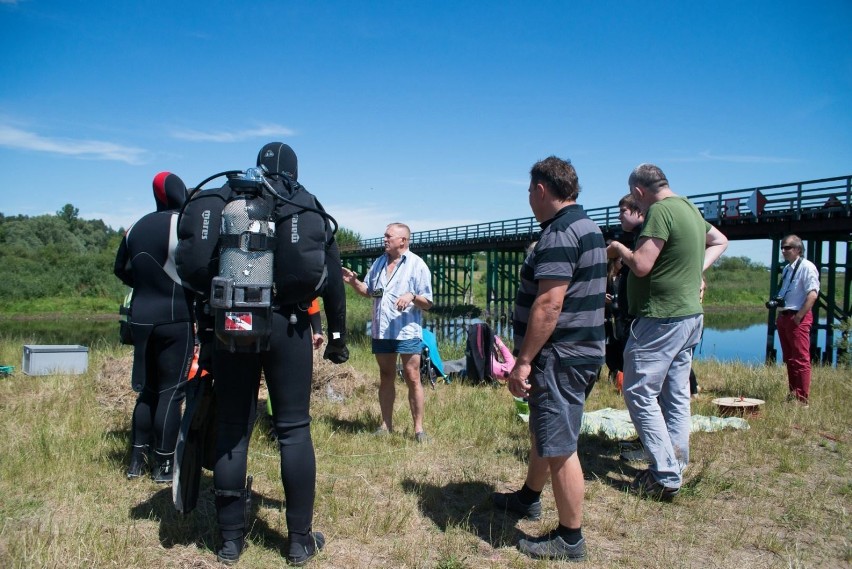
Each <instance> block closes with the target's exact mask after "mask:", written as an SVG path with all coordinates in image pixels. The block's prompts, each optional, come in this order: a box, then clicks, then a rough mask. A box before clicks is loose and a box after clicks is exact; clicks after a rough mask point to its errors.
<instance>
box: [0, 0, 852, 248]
mask: <svg viewBox="0 0 852 569" xmlns="http://www.w3.org/2000/svg"><path fill="white" fill-rule="evenodd" d="M850 22H852V2H849V0H836V1H825V2H821V1H815V2H809V3H805V2H800V1H799V2H787V1H771V2H763V1H753V2H751V1H750V2H742V1H737V2H730V1H720V2H713V3H694V2H650V1H646V2H629V1H625V2H607V1H602V2H591V1H590V2H579V1H575V2H498V1H493V2H457V1H452V2H413V1H410V2H409V1H399V2H358V1H333V2H322V1H319V2H317V1H310V2H302V1H288V2H278V1H268V2H252V1H241V2H231V1H208V2H203V3H201V2H193V1H185V2H160V1H150V2H122V1H118V2H113V3H101V2H65V1H63V2H60V1H53V0H17V1H15V0H0V78H2V80H0V188H2V190H0V192H2V200H0V212H2V213H4V214H6V215H15V214H24V215H38V214H42V213H54V212H56V211H57V210H59V209H60V208H62V206H63V205H64V204H66V203H71V204H73V205H74V206H76V207H78V208H79V210H80V216H81V217H83V218H86V219H94V218H100V219H103V220H104V221H105V222H106V223H107V224H109V225H111V226H113V227H114V228H118V227H126V226H128V225H129V224H130V223H132V222H133V221H134V220H136V219H137V218H138V217H140V216H141V215H143V214H144V213H146V212H148V211H150V210H152V209H153V206H154V203H153V197H152V194H151V189H150V188H151V181H152V179H153V177H154V175H155V174H156V173H157V172H159V171H162V170H168V171H171V172H174V173H176V174H178V175H179V176H181V178H183V179H184V181H185V182H186V183H187V185H188V186H192V185H195V184H197V183H199V182H200V181H201V180H203V179H204V178H206V177H207V176H208V175H211V174H214V173H216V172H220V171H223V170H230V169H243V168H246V167H249V166H253V165H254V161H255V157H256V154H257V151H258V150H259V149H260V147H261V146H263V144H265V143H266V142H270V141H274V140H280V141H283V142H287V143H288V144H290V145H291V146H292V147H293V148H294V149H295V151H296V152H297V154H298V155H299V174H300V175H299V177H300V181H301V182H302V183H303V184H304V185H305V186H306V187H307V188H308V189H309V190H311V191H312V192H314V193H315V194H316V195H317V196H318V197H319V198H320V200H321V201H322V202H323V203H324V205H325V206H326V208H327V209H328V210H329V211H330V212H331V213H332V214H333V215H334V216H335V217H337V219H338V220H339V221H340V223H341V224H342V225H343V226H346V227H349V228H351V229H354V230H356V231H358V232H360V233H361V234H362V236H363V237H375V236H378V235H380V234H381V233H382V231H383V229H384V226H385V225H386V224H387V223H388V222H391V221H404V222H407V223H409V225H411V227H412V229H413V230H415V231H418V230H425V229H433V228H437V227H447V226H452V225H458V224H466V223H479V222H485V221H495V220H501V219H511V218H515V217H525V216H529V215H530V212H529V208H528V205H527V201H526V188H527V184H528V172H529V168H530V166H531V165H532V164H533V163H534V162H535V161H536V160H539V159H541V158H544V157H546V156H548V155H551V154H556V155H558V156H561V157H566V158H570V159H571V160H572V162H573V163H574V165H575V166H576V168H577V171H578V174H579V177H580V183H581V185H582V187H583V191H582V193H581V194H580V200H579V201H580V202H581V203H582V204H583V205H585V206H586V207H590V208H591V207H601V206H607V205H612V204H614V203H616V202H617V200H618V199H619V197H621V196H622V195H623V194H624V193H625V191H626V188H627V186H626V179H627V176H628V174H629V172H630V170H631V169H632V168H633V167H634V166H635V165H636V164H638V163H640V162H654V163H656V164H658V165H659V166H660V167H662V168H663V170H664V171H665V172H666V174H667V175H668V178H669V180H670V182H671V184H672V188H673V189H674V190H675V191H676V192H677V193H680V194H685V195H688V194H697V193H704V192H710V191H719V190H732V189H739V188H747V187H754V186H761V185H770V184H781V183H787V182H796V181H802V180H812V179H817V178H824V177H833V176H841V175H848V174H852V128H850V127H852V34H850V33H849V24H850ZM768 251H769V246H768V243H753V242H750V243H734V244H733V245H732V247H731V249H730V250H729V252H730V254H746V255H749V256H752V257H753V258H755V259H756V260H759V261H761V262H764V263H765V262H768V255H769V253H768Z"/></svg>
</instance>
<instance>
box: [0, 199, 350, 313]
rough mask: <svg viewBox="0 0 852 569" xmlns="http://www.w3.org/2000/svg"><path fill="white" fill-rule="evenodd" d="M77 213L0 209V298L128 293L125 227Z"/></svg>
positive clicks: (346, 233)
mask: <svg viewBox="0 0 852 569" xmlns="http://www.w3.org/2000/svg"><path fill="white" fill-rule="evenodd" d="M79 213H80V212H79V209H78V208H76V207H74V206H73V205H72V204H66V205H65V206H64V207H63V208H62V209H60V210H59V211H57V212H56V213H55V214H53V215H50V214H45V215H37V216H32V217H30V216H26V215H15V216H7V215H4V214H3V213H0V270H2V272H3V274H2V278H0V300H3V301H7V302H9V301H26V300H32V299H37V298H79V297H83V298H111V299H115V300H120V299H122V298H123V297H124V294H125V292H126V290H125V287H124V285H123V284H122V283H121V282H120V281H119V280H118V279H117V278H116V277H115V276H114V275H113V265H114V263H115V253H116V251H117V250H118V246H119V244H120V243H121V239H122V237H123V236H124V229H123V228H119V229H118V230H115V229H112V228H111V227H109V226H108V225H106V224H105V223H104V222H103V221H102V220H100V219H93V220H86V219H81V218H80V216H79ZM337 239H338V241H339V242H340V241H343V242H355V243H357V242H358V241H359V240H360V235H358V234H357V233H355V232H354V231H351V230H349V229H346V228H344V227H341V228H340V230H339V231H338V233H337Z"/></svg>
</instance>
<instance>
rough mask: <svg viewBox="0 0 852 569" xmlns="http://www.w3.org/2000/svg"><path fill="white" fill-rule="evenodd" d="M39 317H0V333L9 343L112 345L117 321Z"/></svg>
mask: <svg viewBox="0 0 852 569" xmlns="http://www.w3.org/2000/svg"><path fill="white" fill-rule="evenodd" d="M117 318H118V317H117V316H116V319H109V320H101V319H98V320H93V319H83V318H81V319H62V318H58V319H40V320H0V335H2V336H3V338H4V339H6V340H9V341H12V342H20V344H21V346H23V345H25V344H37V345H79V346H86V347H97V346H115V345H118V344H119V341H118V320H117Z"/></svg>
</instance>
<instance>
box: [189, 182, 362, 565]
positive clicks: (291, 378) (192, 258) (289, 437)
mask: <svg viewBox="0 0 852 569" xmlns="http://www.w3.org/2000/svg"><path fill="white" fill-rule="evenodd" d="M277 189H278V190H279V191H281V192H282V193H283V192H284V189H283V188H282V187H278V188H277ZM230 194H231V190H230V188H229V186H228V184H226V185H225V186H223V187H222V188H220V189H217V190H205V191H201V192H199V193H198V194H197V195H196V196H194V197H193V199H191V200H190V202H189V203H188V204H187V207H186V209H185V211H184V213H183V217H182V219H181V221H180V227H179V230H178V233H179V236H180V242H179V245H178V250H177V259H178V271H179V273H180V275H181V276H182V277H183V278H184V279H185V280H188V281H190V283H191V284H192V286H193V288H194V289H195V290H196V291H197V292H198V294H199V295H200V296H202V297H205V298H206V297H208V296H209V294H210V283H211V279H212V278H213V277H214V276H216V275H217V274H218V256H219V233H220V228H221V219H222V210H223V208H224V206H225V204H226V200H227V199H228V196H230ZM278 233H279V235H280V232H278ZM326 265H327V270H328V281H327V286H326V288H325V292H324V294H323V305H324V309H325V313H326V318H327V321H328V337H329V347H332V346H333V345H334V344H337V345H338V346H340V345H342V343H343V342H344V338H343V334H344V333H345V325H346V296H345V291H344V288H343V277H342V271H341V262H340V253H339V250H338V248H337V244H336V243H334V242H333V241H332V243H331V245H330V247H329V248H328V250H327V253H326ZM273 303H274V307H273V314H272V334H271V337H270V342H269V349H268V350H267V351H262V352H260V353H240V352H235V353H232V352H230V351H228V349H227V348H226V347H225V345H224V344H222V343H221V342H219V341H218V340H216V349H215V351H214V353H213V377H214V378H215V379H214V390H215V393H216V401H217V404H216V425H217V431H216V432H217V437H216V439H217V443H216V463H215V469H214V475H213V484H214V494H215V495H216V509H217V514H218V522H219V529H220V532H221V537H222V540H223V542H224V543H226V544H227V543H228V542H237V541H238V542H239V544H240V545H239V546H238V547H237V550H236V551H234V550H233V549H232V550H231V551H230V553H231V554H235V555H236V556H238V555H239V551H240V549H241V546H242V545H241V544H242V540H243V538H244V534H245V531H246V523H247V520H246V517H245V509H246V501H247V499H248V496H247V493H246V492H245V490H244V489H245V485H246V474H247V458H248V456H247V455H248V447H249V441H250V439H251V434H252V429H253V427H254V424H255V417H256V413H257V399H258V387H259V384H260V376H261V371H263V375H264V378H265V381H266V386H267V389H268V391H269V397H270V399H271V402H272V412H273V416H272V422H273V427H274V429H275V433H276V435H277V438H278V444H279V449H280V456H281V480H282V483H283V486H284V495H285V498H286V504H287V514H286V517H287V529H288V531H289V534H290V540H291V543H293V541H294V539H295V540H298V539H308V536H309V535H310V532H311V528H312V521H313V511H314V498H315V487H316V461H315V455H314V446H313V441H312V439H311V431H310V422H311V416H310V413H309V411H310V395H311V378H312V373H313V356H312V351H313V350H312V344H311V322H310V316H309V315H308V312H307V310H308V307H309V305H310V301H307V302H302V303H297V304H293V303H291V302H288V299H287V298H278V297H276V298H274V299H273ZM293 316H295V318H293ZM293 320H294V321H295V323H294V322H293ZM327 353H328V352H327ZM221 555H222V551H220V558H221ZM229 559H233V558H229Z"/></svg>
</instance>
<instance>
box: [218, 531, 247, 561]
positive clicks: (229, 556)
mask: <svg viewBox="0 0 852 569" xmlns="http://www.w3.org/2000/svg"><path fill="white" fill-rule="evenodd" d="M247 548H248V542H247V541H246V538H245V536H243V537H239V538H237V539H229V540H227V541H224V542H222V548H221V549H220V550H219V551H217V552H216V560H217V561H218V562H219V563H224V564H225V565H234V564H235V563H236V562H237V561H239V560H240V555H242V554H243V551H245V550H246V549H247Z"/></svg>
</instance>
